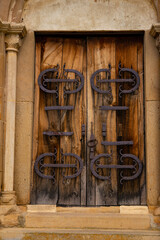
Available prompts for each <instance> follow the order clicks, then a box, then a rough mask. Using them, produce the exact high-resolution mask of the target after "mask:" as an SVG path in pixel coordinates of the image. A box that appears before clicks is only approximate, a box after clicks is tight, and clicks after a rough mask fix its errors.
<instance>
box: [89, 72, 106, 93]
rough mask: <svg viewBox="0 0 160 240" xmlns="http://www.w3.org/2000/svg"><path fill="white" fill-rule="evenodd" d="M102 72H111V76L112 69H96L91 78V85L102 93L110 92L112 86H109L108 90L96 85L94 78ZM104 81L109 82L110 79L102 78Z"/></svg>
mask: <svg viewBox="0 0 160 240" xmlns="http://www.w3.org/2000/svg"><path fill="white" fill-rule="evenodd" d="M100 72H106V73H109V77H110V75H111V69H110V68H102V69H99V70H97V71H95V72H94V73H93V74H92V76H91V79H90V81H91V86H92V88H93V89H94V90H95V91H96V92H98V93H102V94H107V93H110V92H111V89H110V88H109V89H108V90H100V89H99V88H97V87H96V86H95V84H94V78H95V76H96V75H97V74H98V73H100ZM102 81H103V82H109V80H107V79H104V80H102ZM99 82H100V81H99Z"/></svg>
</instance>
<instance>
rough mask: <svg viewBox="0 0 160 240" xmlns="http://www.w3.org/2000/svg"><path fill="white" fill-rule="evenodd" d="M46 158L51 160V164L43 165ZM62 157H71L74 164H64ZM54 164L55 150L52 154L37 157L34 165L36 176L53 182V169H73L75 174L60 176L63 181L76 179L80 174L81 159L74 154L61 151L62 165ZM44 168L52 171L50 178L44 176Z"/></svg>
mask: <svg viewBox="0 0 160 240" xmlns="http://www.w3.org/2000/svg"><path fill="white" fill-rule="evenodd" d="M46 157H49V158H51V159H52V161H53V163H45V162H44V159H45V158H46ZM64 157H73V158H74V159H75V163H74V164H65V163H64ZM56 162H57V149H56V148H55V151H54V153H51V152H49V153H43V154H41V155H39V156H38V157H37V159H36V161H35V164H34V169H35V172H36V173H37V175H38V176H39V177H41V178H45V179H50V180H53V182H55V171H54V170H55V168H74V171H75V173H74V174H72V175H68V176H65V175H64V173H62V176H63V178H64V179H72V178H76V177H78V176H79V175H80V174H81V172H82V169H83V161H82V159H81V158H80V157H79V156H78V155H76V154H74V153H63V151H62V150H61V162H62V163H56ZM45 168H52V169H53V174H52V176H51V175H46V174H44V169H45Z"/></svg>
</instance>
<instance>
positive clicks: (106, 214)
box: [24, 205, 150, 230]
mask: <svg viewBox="0 0 160 240" xmlns="http://www.w3.org/2000/svg"><path fill="white" fill-rule="evenodd" d="M24 227H26V228H52V229H130V230H134V229H135V230H136V229H140V230H145V229H150V214H149V213H148V208H147V207H141V206H134V207H133V206H131V207H125V206H123V207H122V206H121V207H99V208H76V207H74V208H60V207H56V206H52V205H28V206H27V213H26V215H25V224H24Z"/></svg>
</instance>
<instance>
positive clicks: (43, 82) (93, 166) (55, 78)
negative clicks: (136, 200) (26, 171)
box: [34, 63, 142, 184]
mask: <svg viewBox="0 0 160 240" xmlns="http://www.w3.org/2000/svg"><path fill="white" fill-rule="evenodd" d="M118 69H119V79H111V65H109V68H108V69H107V68H104V69H99V70H97V71H95V72H94V73H93V74H92V76H91V79H90V82H91V87H92V89H93V90H94V91H96V92H98V93H99V94H109V95H112V88H111V84H110V83H131V84H132V87H131V88H130V89H123V87H122V85H120V86H119V97H122V94H128V93H133V92H134V91H136V90H137V89H138V87H139V84H140V78H139V75H138V73H137V72H136V71H134V70H133V69H129V68H124V67H123V68H122V67H121V63H119V66H118ZM126 72H127V73H130V75H131V77H130V78H129V79H124V78H122V74H123V73H126ZM68 73H73V74H75V78H73V79H70V78H68ZM100 73H105V75H106V78H104V79H101V75H100ZM95 82H96V84H95ZM52 83H56V86H55V85H54V87H55V89H52ZM59 83H73V84H74V87H73V89H72V90H69V89H66V87H64V88H63V96H64V97H65V96H66V95H67V94H68V95H69V94H75V93H77V92H79V91H81V89H82V88H83V86H84V77H83V75H82V74H81V73H80V72H78V71H77V70H74V69H65V65H64V66H63V72H62V73H61V74H60V73H59V65H57V67H56V68H51V69H47V70H44V71H43V72H41V73H40V75H39V77H38V84H39V87H40V88H41V90H42V91H44V92H45V93H49V94H55V96H56V98H58V97H59V85H58V84H59ZM101 83H107V85H108V89H107V90H101V89H100V84H101ZM73 109H74V106H58V105H57V106H45V111H52V110H54V111H55V110H57V111H61V110H73ZM128 109H129V108H128V107H127V106H100V110H102V111H109V110H111V111H125V110H128ZM81 133H82V137H83V138H84V137H85V125H84V124H82V128H81ZM73 134H74V133H73V132H61V131H45V132H43V135H46V136H49V137H53V136H56V137H57V136H58V137H61V136H72V135H73ZM102 137H103V139H105V137H106V124H105V123H102ZM97 144H98V141H97V140H96V138H95V136H94V134H93V123H91V137H90V140H89V141H88V142H87V146H88V147H89V148H90V161H91V162H90V170H91V172H92V174H93V175H94V176H95V177H96V178H98V179H100V180H111V173H110V174H109V175H108V176H101V175H100V174H99V169H110V170H111V169H113V168H114V169H119V170H120V183H121V184H122V183H123V181H127V180H134V179H136V178H137V177H139V176H140V174H141V172H142V163H141V162H140V160H139V159H138V157H136V156H135V155H133V154H122V150H120V156H121V157H120V164H118V165H113V164H104V165H102V164H100V159H101V158H106V159H110V161H112V153H111V154H107V153H102V154H99V155H97V156H95V149H96V145H97ZM101 144H102V145H104V146H121V145H133V141H115V142H108V141H102V142H101ZM60 154H61V158H60V160H58V161H57V149H56V148H55V149H54V153H51V152H49V153H43V154H41V155H40V156H38V157H37V159H36V161H35V165H34V169H35V172H36V173H37V175H38V176H39V177H41V178H46V179H51V180H53V182H55V169H57V168H62V169H66V168H72V169H74V172H75V173H73V174H72V175H69V176H66V175H65V174H64V171H63V172H62V176H63V178H64V179H72V178H76V177H78V176H79V175H80V174H81V172H82V169H83V161H82V159H81V158H80V157H79V156H78V155H76V154H74V153H63V151H62V149H61V151H60ZM65 157H71V158H74V159H75V163H74V164H65V163H64V158H65ZM45 158H50V159H51V160H52V163H45ZM126 158H129V159H132V161H133V164H132V165H125V164H124V159H126ZM57 162H58V163H57ZM46 168H47V169H48V168H51V169H52V175H46V174H45V173H44V169H46ZM123 169H128V170H130V171H131V176H123V171H122V170H123Z"/></svg>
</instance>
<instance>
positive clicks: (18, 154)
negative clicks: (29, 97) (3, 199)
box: [14, 102, 33, 204]
mask: <svg viewBox="0 0 160 240" xmlns="http://www.w3.org/2000/svg"><path fill="white" fill-rule="evenodd" d="M32 120H33V103H31V102H18V103H17V105H16V140H15V141H16V149H15V174H14V176H15V190H16V194H17V199H18V203H20V204H27V203H29V201H30V173H31V172H30V170H31V149H32Z"/></svg>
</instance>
